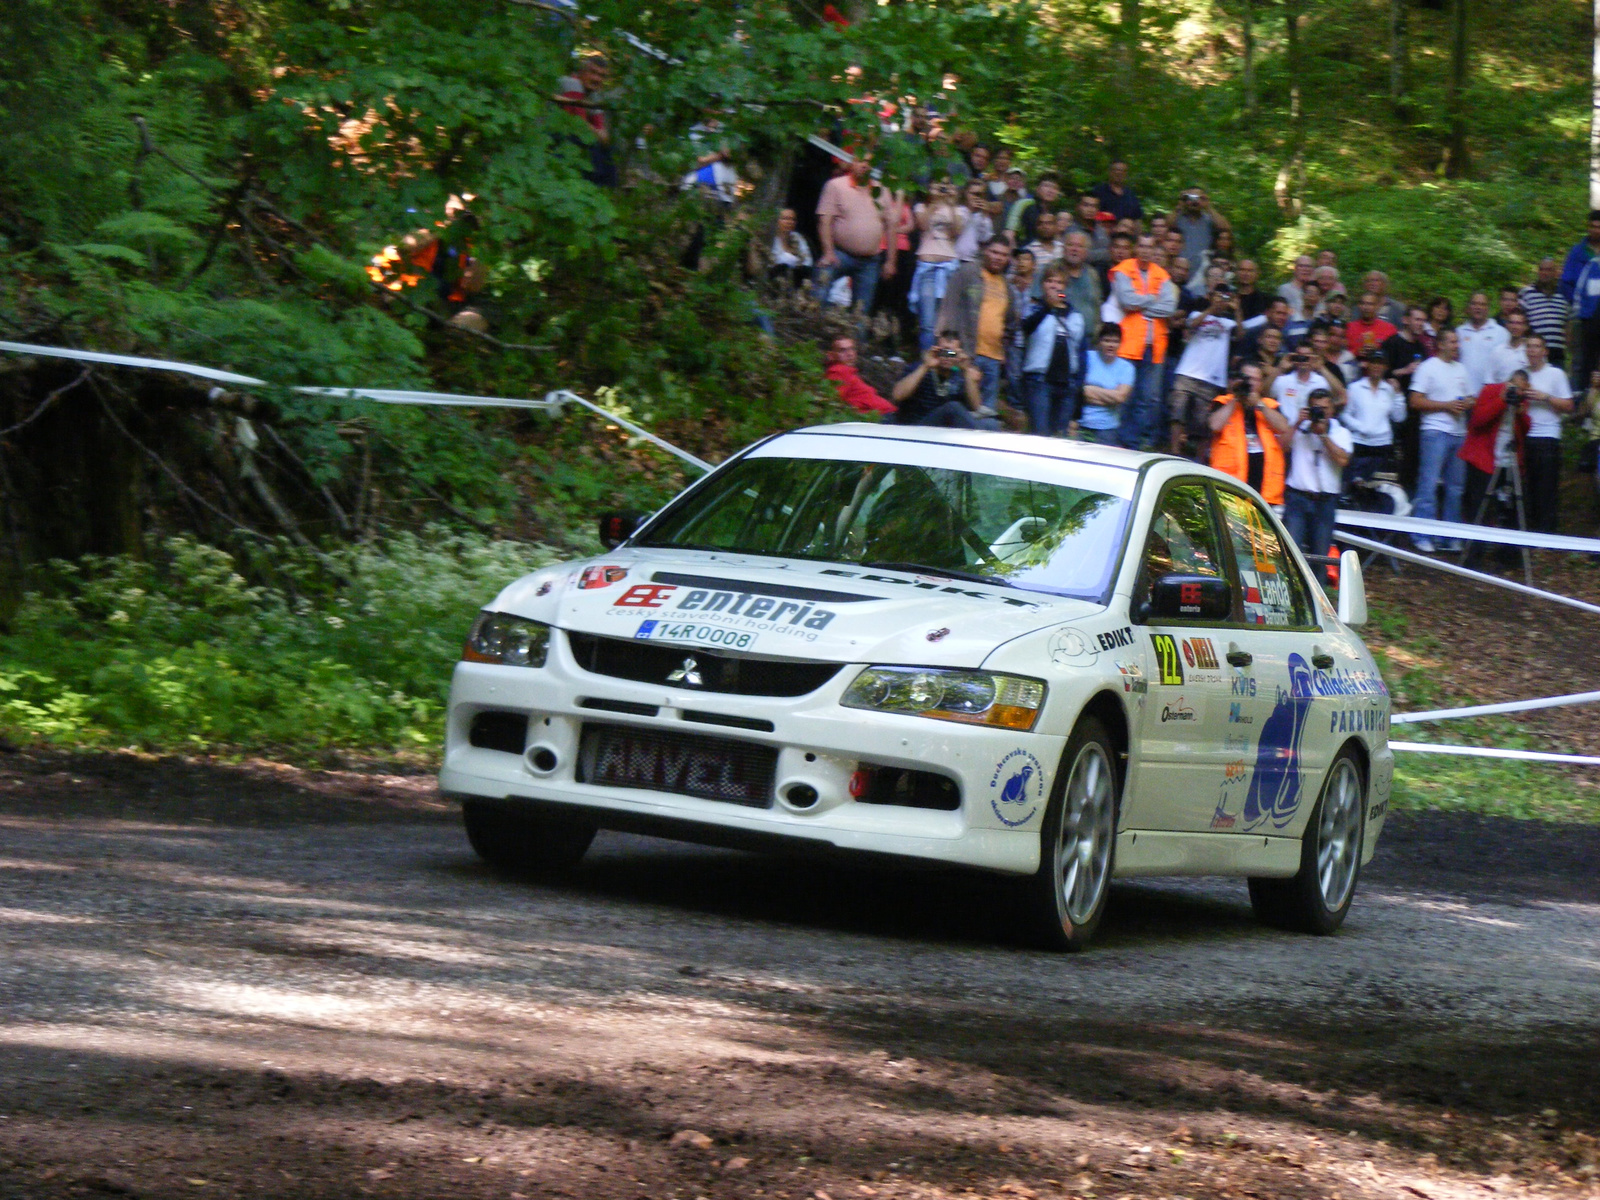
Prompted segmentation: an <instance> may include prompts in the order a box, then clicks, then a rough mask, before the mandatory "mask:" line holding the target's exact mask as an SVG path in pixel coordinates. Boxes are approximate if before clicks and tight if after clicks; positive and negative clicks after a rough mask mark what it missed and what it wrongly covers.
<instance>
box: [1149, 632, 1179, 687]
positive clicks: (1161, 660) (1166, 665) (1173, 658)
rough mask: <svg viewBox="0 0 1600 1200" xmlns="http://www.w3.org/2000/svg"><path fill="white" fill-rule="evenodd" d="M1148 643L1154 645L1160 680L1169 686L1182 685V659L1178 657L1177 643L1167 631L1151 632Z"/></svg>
mask: <svg viewBox="0 0 1600 1200" xmlns="http://www.w3.org/2000/svg"><path fill="white" fill-rule="evenodd" d="M1150 643H1151V645H1153V646H1154V647H1155V651H1156V666H1157V667H1158V668H1159V670H1160V672H1161V682H1162V683H1164V684H1166V685H1168V686H1170V687H1182V686H1183V659H1181V658H1179V657H1178V643H1177V642H1176V641H1175V640H1174V639H1173V637H1172V635H1171V634H1169V633H1152V634H1151V635H1150Z"/></svg>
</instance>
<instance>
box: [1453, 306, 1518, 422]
mask: <svg viewBox="0 0 1600 1200" xmlns="http://www.w3.org/2000/svg"><path fill="white" fill-rule="evenodd" d="M1456 336H1457V337H1459V338H1460V339H1461V349H1460V351H1459V357H1460V359H1461V365H1462V366H1463V367H1465V368H1466V369H1467V382H1468V383H1469V384H1471V385H1472V390H1471V391H1470V392H1469V393H1468V395H1471V396H1476V395H1477V394H1478V393H1479V392H1480V391H1482V390H1483V385H1484V384H1486V383H1488V382H1490V380H1489V372H1490V370H1491V369H1492V368H1493V366H1494V356H1495V353H1496V351H1499V350H1504V349H1505V348H1506V345H1507V343H1509V342H1510V341H1511V335H1510V334H1508V333H1507V332H1506V327H1505V326H1504V325H1501V324H1500V323H1499V322H1497V321H1491V320H1489V296H1488V293H1486V292H1473V293H1472V297H1471V299H1469V300H1468V301H1467V319H1466V321H1465V322H1464V323H1463V324H1461V325H1457V326H1456Z"/></svg>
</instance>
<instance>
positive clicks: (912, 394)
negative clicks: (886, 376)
mask: <svg viewBox="0 0 1600 1200" xmlns="http://www.w3.org/2000/svg"><path fill="white" fill-rule="evenodd" d="M981 387H982V375H981V374H980V373H979V371H978V368H977V365H976V364H975V363H973V361H972V356H971V355H969V354H968V353H967V352H966V351H965V350H963V349H962V348H961V331H960V330H959V329H945V330H941V331H940V333H939V340H938V341H937V342H936V343H935V344H934V345H933V346H932V347H931V348H929V350H928V351H927V353H926V354H924V355H923V356H922V361H921V362H920V363H918V364H917V365H916V366H915V367H913V368H911V370H909V371H907V372H906V373H905V375H904V376H903V377H902V378H901V379H900V382H899V383H897V384H895V385H894V390H893V391H892V392H891V393H890V397H891V398H892V399H893V400H894V402H895V404H896V405H897V406H898V411H897V412H896V414H895V418H894V423H895V424H897V425H943V426H946V427H948V428H951V429H999V428H1000V422H999V421H997V420H996V419H995V417H994V413H993V412H992V411H990V410H986V409H985V408H984V407H983V396H982V392H981Z"/></svg>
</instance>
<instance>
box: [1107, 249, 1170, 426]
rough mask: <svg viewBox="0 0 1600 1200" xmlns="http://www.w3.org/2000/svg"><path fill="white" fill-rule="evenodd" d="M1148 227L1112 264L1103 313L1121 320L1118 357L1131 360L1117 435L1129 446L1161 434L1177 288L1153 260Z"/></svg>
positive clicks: (1153, 253)
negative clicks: (1170, 324)
mask: <svg viewBox="0 0 1600 1200" xmlns="http://www.w3.org/2000/svg"><path fill="white" fill-rule="evenodd" d="M1155 255H1156V241H1155V238H1153V237H1151V236H1150V235H1149V234H1148V233H1146V234H1141V235H1139V238H1138V240H1137V241H1136V242H1135V243H1134V250H1133V257H1132V258H1130V259H1127V260H1125V261H1123V262H1120V263H1118V264H1117V265H1116V266H1115V267H1113V268H1111V276H1110V282H1111V299H1110V300H1108V301H1107V302H1106V303H1107V310H1108V311H1107V312H1106V314H1105V315H1106V317H1107V319H1110V320H1116V321H1117V322H1118V323H1119V324H1120V325H1121V326H1122V346H1121V348H1120V349H1119V350H1118V351H1117V354H1118V356H1119V357H1121V358H1125V359H1127V360H1128V361H1129V362H1131V363H1133V367H1134V384H1133V395H1132V396H1130V397H1129V399H1128V403H1127V404H1125V405H1124V406H1123V409H1122V423H1121V425H1120V426H1119V427H1118V430H1117V434H1118V439H1119V440H1120V441H1121V442H1122V444H1123V445H1124V446H1126V447H1127V448H1128V449H1130V450H1148V449H1152V448H1156V442H1157V439H1158V438H1159V437H1160V436H1161V433H1162V429H1161V425H1162V421H1161V410H1162V403H1161V401H1162V396H1161V381H1162V378H1163V376H1164V375H1165V370H1164V367H1165V364H1166V359H1167V322H1166V320H1165V318H1166V317H1170V316H1171V315H1172V314H1173V313H1175V312H1177V311H1178V288H1177V285H1176V284H1174V283H1173V282H1172V277H1171V276H1169V275H1168V274H1167V273H1166V271H1165V270H1163V269H1162V268H1161V267H1160V266H1159V265H1158V264H1157V263H1156V261H1155Z"/></svg>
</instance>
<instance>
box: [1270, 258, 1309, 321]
mask: <svg viewBox="0 0 1600 1200" xmlns="http://www.w3.org/2000/svg"><path fill="white" fill-rule="evenodd" d="M1316 274H1317V260H1316V259H1314V258H1312V257H1311V256H1310V255H1309V254H1302V255H1301V256H1300V257H1299V258H1297V259H1295V260H1294V274H1293V275H1291V276H1290V277H1289V278H1288V280H1287V281H1286V282H1284V283H1281V284H1279V285H1278V295H1280V296H1282V297H1283V298H1284V299H1285V300H1287V301H1288V302H1289V311H1290V312H1295V313H1298V312H1299V311H1300V310H1301V308H1302V307H1304V303H1305V301H1304V297H1303V295H1302V294H1301V289H1302V288H1304V287H1305V285H1306V284H1308V283H1310V282H1312V280H1314V279H1315V278H1316Z"/></svg>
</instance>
